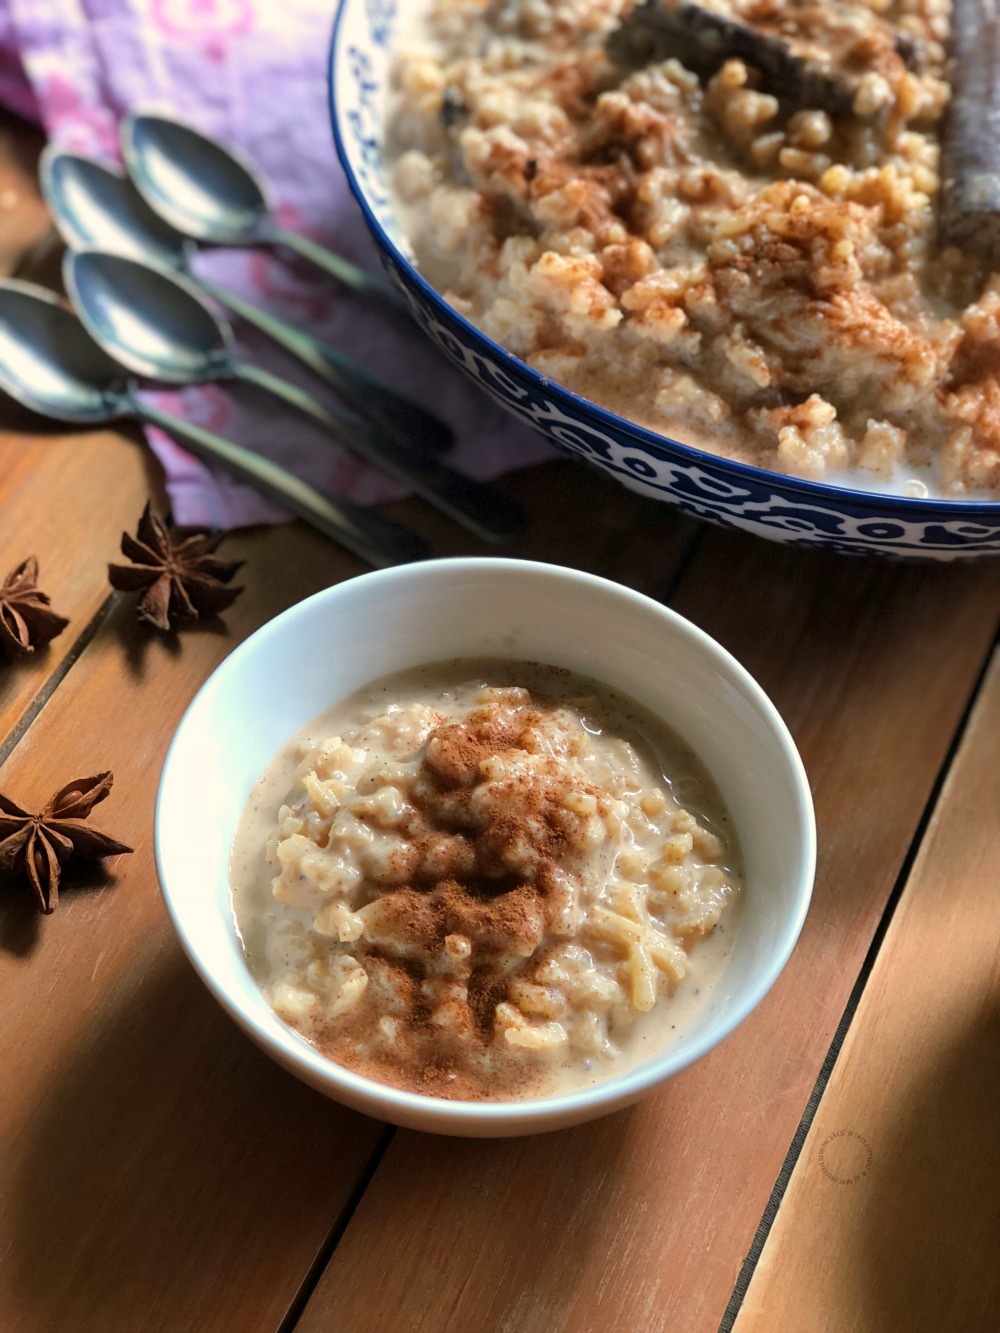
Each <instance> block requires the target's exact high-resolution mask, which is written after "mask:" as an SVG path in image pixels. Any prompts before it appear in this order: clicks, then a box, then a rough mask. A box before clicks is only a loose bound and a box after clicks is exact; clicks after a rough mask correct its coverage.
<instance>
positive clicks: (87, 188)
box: [38, 144, 455, 452]
mask: <svg viewBox="0 0 1000 1333" xmlns="http://www.w3.org/2000/svg"><path fill="white" fill-rule="evenodd" d="M38 177H39V181H40V183H41V187H42V193H43V195H44V196H45V200H46V203H47V204H48V205H49V209H50V210H51V212H52V216H53V219H54V220H55V224H56V226H57V227H58V229H59V232H60V234H61V235H62V238H63V240H64V241H65V242H66V244H67V245H68V246H70V248H71V249H74V250H80V249H87V248H95V249H99V250H107V251H109V252H111V253H112V254H117V255H125V256H126V257H128V258H132V259H139V260H145V261H148V262H151V263H154V264H159V265H162V266H163V267H166V268H172V269H176V270H177V271H178V272H181V273H185V274H186V275H187V276H188V277H189V278H190V279H191V281H192V282H194V283H195V284H196V285H197V286H198V288H199V289H200V290H201V291H202V292H203V293H204V294H206V295H207V296H210V297H211V298H212V299H213V300H214V301H217V302H218V303H219V304H220V305H223V306H226V307H228V309H230V310H232V311H233V312H234V313H235V314H236V315H238V316H239V317H240V318H241V319H243V320H245V321H246V322H247V323H248V324H252V325H253V326H254V328H257V329H260V330H261V331H262V332H263V333H265V334H267V335H268V336H269V337H270V338H273V339H274V341H275V342H277V343H279V344H280V345H281V346H282V347H284V348H285V350H286V351H288V352H290V353H291V354H292V355H293V356H295V357H297V358H298V359H299V360H300V361H302V362H303V363H304V364H305V365H307V366H308V367H309V369H310V370H312V371H313V372H314V373H315V374H317V375H319V376H320V377H321V378H322V379H323V380H325V381H326V383H327V384H329V385H330V386H331V387H332V388H333V389H335V390H336V392H337V393H338V395H339V396H340V397H341V398H342V399H343V400H344V402H346V403H347V404H348V405H349V406H350V407H352V408H353V409H354V411H355V412H357V413H358V414H359V415H360V416H363V417H365V418H367V419H368V420H370V421H372V422H373V423H374V424H375V425H378V426H380V427H381V428H382V429H383V430H385V431H386V432H388V433H389V434H392V435H396V436H398V438H399V439H400V440H401V441H402V442H403V443H404V444H415V445H422V446H425V447H427V448H429V449H433V450H434V451H435V452H442V451H444V450H447V449H450V448H451V446H452V445H453V444H454V443H455V438H454V435H453V434H452V431H451V429H450V427H449V426H447V425H446V424H445V423H444V422H443V421H441V420H440V418H438V417H436V416H434V415H433V414H432V413H430V412H426V411H425V410H424V409H423V408H422V407H421V406H420V405H419V404H418V403H415V402H413V401H412V400H411V399H409V398H406V397H404V396H403V395H402V394H399V393H397V392H396V390H395V389H393V388H392V386H391V385H389V384H386V383H385V382H384V381H383V380H381V379H379V378H378V377H377V376H375V375H372V374H370V373H369V372H368V371H367V370H366V369H365V368H364V366H362V365H360V364H359V363H358V362H357V361H355V360H353V358H351V357H349V356H347V355H346V354H345V353H343V352H341V351H339V350H338V349H337V348H336V347H331V346H330V344H329V343H325V342H323V341H322V340H321V339H319V338H314V337H313V336H312V335H311V334H309V333H306V332H304V331H303V330H302V329H297V328H296V327H295V326H294V325H292V324H289V323H288V322H287V321H286V320H283V319H278V318H277V317H276V316H275V315H272V314H270V313H269V312H268V311H266V310H262V309H261V308H260V307H259V306H256V305H254V304H252V302H250V301H246V300H244V298H243V297H242V296H240V295H239V294H238V293H236V292H232V291H230V290H229V289H228V288H226V287H220V286H219V285H218V284H217V283H214V282H211V281H209V279H207V278H204V277H202V276H200V275H198V274H195V273H192V271H191V258H192V256H193V254H194V253H195V249H196V247H195V243H194V242H193V241H192V240H191V239H189V238H188V237H186V236H184V235H182V234H181V232H179V231H178V230H177V229H176V228H175V227H172V226H171V225H170V223H169V222H167V221H165V220H164V219H163V218H161V217H160V216H159V214H158V213H155V212H154V211H153V210H152V209H151V208H150V207H149V205H148V204H147V203H146V201H145V199H143V197H142V195H141V194H140V193H139V191H138V190H137V189H136V187H135V185H134V184H133V182H132V181H130V180H129V178H128V177H127V176H126V175H125V174H124V172H122V171H119V170H117V169H116V168H114V167H110V166H107V165H105V164H104V163H103V162H96V161H94V160H93V159H92V158H87V157H83V156H82V155H81V154H79V153H70V152H67V151H66V150H65V149H62V148H56V147H55V146H54V145H53V144H49V146H48V147H47V148H46V149H45V151H44V152H43V153H42V156H41V159H40V161H39V164H38Z"/></svg>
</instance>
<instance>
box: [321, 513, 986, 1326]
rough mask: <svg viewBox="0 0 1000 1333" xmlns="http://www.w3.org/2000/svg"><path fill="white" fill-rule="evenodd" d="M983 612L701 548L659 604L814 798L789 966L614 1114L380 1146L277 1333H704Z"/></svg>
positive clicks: (743, 546) (939, 587)
mask: <svg viewBox="0 0 1000 1333" xmlns="http://www.w3.org/2000/svg"><path fill="white" fill-rule="evenodd" d="M998 592H1000V570H998V569H997V568H996V566H989V565H984V566H979V567H977V568H969V567H966V568H964V569H960V568H956V567H952V568H950V569H940V568H929V567H927V566H923V567H910V568H902V567H900V566H898V565H895V566H893V565H889V564H886V563H875V562H866V563H863V562H852V561H844V560H838V559H836V558H834V557H827V556H820V555H814V554H807V553H804V552H801V551H789V550H782V549H779V548H777V547H774V546H766V545H764V544H762V543H759V542H753V541H751V540H749V539H745V538H741V537H738V536H735V535H731V534H727V535H725V536H720V535H715V534H713V536H712V537H711V539H710V540H707V541H706V542H705V543H704V544H703V546H702V547H701V548H700V549H699V551H698V553H697V555H696V557H695V559H694V561H693V563H692V565H691V567H690V568H689V569H688V570H687V571H686V572H685V574H684V576H683V578H682V579H681V581H680V584H679V587H678V589H677V592H676V595H675V597H674V598H673V599H672V603H673V605H675V606H676V607H677V609H678V610H680V611H681V612H683V613H684V614H687V615H689V616H691V617H692V618H693V619H695V620H697V621H698V622H699V623H700V624H702V625H703V626H704V627H705V628H706V629H708V630H709V631H710V632H711V633H713V634H714V635H715V636H716V637H718V638H719V639H720V640H721V641H722V642H723V643H724V644H725V645H726V646H727V647H729V648H730V649H731V650H733V651H734V652H735V653H736V654H737V656H739V657H740V658H741V660H743V661H744V663H745V664H746V665H747V666H748V667H749V668H750V670H751V671H753V672H754V673H755V674H756V675H757V677H758V679H759V680H760V681H761V683H762V685H763V686H764V687H765V689H767V690H768V691H769V692H770V693H771V695H772V698H774V700H775V702H776V703H777V705H778V707H779V708H780V709H781V710H782V712H783V713H784V716H785V717H786V720H787V721H788V722H789V725H790V726H791V729H792V731H793V734H794V735H795V736H796V739H797V741H798V742H799V744H800V746H801V748H802V751H803V755H804V758H805V762H806V767H807V769H808V771H809V774H810V778H811V781H812V783H813V787H814V793H815V798H816V805H817V814H818V820H819V837H820V844H819V845H820V866H819V877H818V883H817V889H816V894H815V897H814V901H813V906H812V909H811V911H810V914H809V918H808V921H807V924H806V927H805V930H804V932H803V935H802V938H801V940H800V942H799V945H798V947H797V949H796V951H795V954H794V955H793V957H792V960H791V962H790V963H789V965H788V967H787V968H786V970H785V972H784V974H783V975H782V977H781V978H780V979H779V982H778V984H777V985H776V986H775V988H774V990H773V991H772V993H771V994H770V995H769V996H768V998H767V999H766V1000H765V1001H764V1003H763V1004H762V1005H761V1006H760V1008H759V1009H758V1010H757V1012H756V1013H755V1014H754V1015H753V1016H752V1017H751V1018H750V1019H749V1020H748V1021H747V1023H746V1024H745V1025H744V1026H743V1027H742V1028H741V1029H740V1030H739V1031H738V1032H737V1033H736V1034H734V1036H733V1037H732V1038H730V1039H729V1041H728V1042H726V1043H725V1044H724V1045H723V1046H721V1047H720V1048H719V1049H717V1050H716V1051H715V1052H714V1053H713V1054H712V1055H711V1056H709V1057H708V1058H707V1059H705V1060H704V1061H702V1062H701V1063H700V1064H698V1065H696V1066H695V1067H693V1068H692V1069H690V1070H688V1071H686V1072H685V1073H684V1074H682V1075H681V1076H679V1077H678V1078H677V1079H675V1080H674V1081H673V1083H672V1084H670V1085H669V1086H667V1087H666V1088H665V1089H664V1090H663V1091H662V1092H660V1093H659V1094H657V1095H656V1096H654V1097H653V1098H651V1099H649V1100H648V1101H647V1102H645V1103H643V1104H641V1105H640V1106H638V1107H636V1108H633V1109H632V1110H631V1111H627V1112H624V1113H622V1114H620V1115H617V1116H614V1117H612V1118H610V1119H608V1120H605V1121H603V1122H598V1123H596V1124H594V1125H590V1126H584V1127H581V1128H580V1129H576V1130H572V1131H569V1132H566V1133H564V1134H556V1135H549V1136H543V1137H540V1138H535V1139H525V1140H520V1141H518V1140H513V1141H507V1142H496V1143H487V1142H481V1143H467V1142H459V1141H448V1140H444V1139H434V1138H427V1137H424V1136H421V1135H418V1134H415V1133H411V1132H402V1131H401V1132H399V1133H397V1134H396V1136H395V1138H394V1139H393V1141H392V1143H391V1145H390V1146H389V1149H388V1151H387V1153H386V1156H385V1158H384V1159H383V1161H382V1163H381V1165H380V1166H379V1169H378V1170H377V1172H376V1173H375V1176H374V1179H373V1181H372V1184H371V1186H370V1187H369V1189H368V1191H367V1192H366V1194H365V1196H364V1198H363V1199H362V1201H361V1203H360V1205H359V1207H358V1209H357V1211H356V1212H355V1214H354V1216H353V1218H352V1219H351V1222H350V1224H349V1225H348V1227H347V1229H346V1232H345V1233H344V1236H343V1238H342V1239H341V1241H340V1243H339V1244H338V1246H337V1248H336V1249H335V1251H334V1253H333V1256H332V1259H331V1261H330V1263H329V1265H328V1267H327V1269H326V1271H325V1273H324V1275H323V1277H322V1278H321V1280H320V1282H319V1284H318V1286H317V1289H316V1291H315V1293H314V1295H313V1297H312V1299H311V1300H310V1302H309V1303H308V1305H307V1306H306V1309H305V1312H304V1315H303V1318H302V1320H301V1321H300V1323H299V1324H298V1325H297V1329H298V1333H320V1331H321V1330H322V1331H324V1333H325V1330H328V1329H329V1328H331V1327H336V1328H337V1329H338V1330H340V1331H341V1333H355V1331H360V1330H365V1329H374V1328H377V1329H379V1330H380V1331H381V1333H396V1330H399V1333H403V1330H405V1331H406V1333H466V1331H467V1330H470V1329H488V1330H503V1331H504V1333H570V1331H572V1333H583V1331H584V1330H587V1331H588V1333H589V1331H592V1333H604V1330H609V1329H614V1330H628V1331H629V1333H653V1330H656V1331H657V1333H660V1331H661V1330H664V1331H665V1330H670V1331H671V1333H672V1331H673V1330H684V1333H702V1330H712V1331H713V1333H714V1330H716V1329H717V1328H718V1325H719V1321H720V1319H721V1317H722V1314H723V1312H724V1310H725V1308H726V1304H727V1301H728V1299H729V1295H730V1292H731V1290H732V1287H733V1283H734V1281H735V1279H736V1277H737V1274H738V1271H739V1268H740V1263H741V1261H742V1259H743V1257H744V1255H745V1254H746V1252H747V1250H748V1248H749V1246H750V1244H751V1241H752V1239H753V1236H754V1231H755V1228H756V1226H757V1223H758V1220H759V1218H760V1216H761V1214H762V1212H763V1210H764V1207H765V1205H766V1203H767V1200H768V1196H769V1193H770V1190H771V1187H772V1185H773V1183H774V1180H775V1178H776V1176H777V1174H778V1171H779V1168H780V1166H781V1163H782V1160H783V1158H784V1155H785V1152H786V1150H787V1147H788V1144H789V1142H790V1140H791V1138H792V1136H793V1134H794V1132H795V1129H796V1127H797V1124H798V1121H799V1117H800V1116H801V1114H802V1110H803V1107H804V1105H805V1103H806V1101H807V1098H808V1096H809V1093H810V1091H811V1089H812V1086H813V1083H814V1080H815V1078H816V1075H817V1072H818V1070H819V1068H820V1066H821V1064H822V1061H823V1058H824V1055H825V1053H826V1051H827V1048H828V1046H829V1043H830V1039H831V1036H832V1034H833V1032H834V1030H835V1029H836V1026H837V1023H838V1020H839V1018H840V1015H841V1013H842V1011H843V1008H844V1004H845V1001H846V999H847V997H848V995H849V993H850V991H851V988H852V986H853V984H854V981H855V978H856V976H857V973H858V970H859V968H860V966H861V964H862V961H863V959H864V957H865V954H866V951H867V949H868V947H869V943H870V941H871V938H872V935H873V933H874V931H875V928H876V926H877V923H878V921H879V918H880V916H881V913H882V910H883V907H884V905H885V902H886V900H887V898H888V896H889V893H890V891H891V889H892V886H893V884H894V882H895V879H896V876H897V874H898V871H899V868H900V866H901V864H902V862H903V859H904V857H905V855H906V852H907V848H908V846H909V844H910V841H911V838H912V836H913V833H914V830H915V829H916V827H917V825H918V822H919V820H920V816H921V812H922V810H923V808H924V806H925V803H926V801H927V799H928V796H929V794H930V792H931V790H932V786H933V783H934V780H935V776H936V774H937V772H938V770H939V768H940V765H941V763H942V761H943V759H944V757H945V755H946V754H947V752H948V748H949V744H950V741H951V739H952V736H953V735H954V732H955V729H956V727H957V725H958V723H959V720H960V718H961V717H962V714H963V711H964V708H965V705H966V701H967V699H968V697H969V694H970V691H971V690H972V688H973V686H974V683H975V681H976V679H977V677H978V674H979V672H980V669H981V666H982V664H983V661H984V660H985V656H986V654H987V652H988V650H989V646H990V643H991V641H992V639H993V634H994V629H995V621H996V610H997V604H998ZM766 1326H767V1325H766V1324H765V1325H762V1327H766ZM770 1327H771V1328H773V1329H775V1331H776V1333H779V1330H780V1333H785V1328H782V1327H781V1326H779V1325H775V1324H771V1325H770ZM786 1327H787V1328H788V1329H789V1333H791V1330H793V1329H794V1333H811V1331H807V1330H806V1329H805V1328H801V1329H800V1327H797V1326H795V1325H790V1326H786Z"/></svg>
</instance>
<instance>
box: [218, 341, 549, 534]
mask: <svg viewBox="0 0 1000 1333" xmlns="http://www.w3.org/2000/svg"><path fill="white" fill-rule="evenodd" d="M230 370H231V373H232V374H234V375H236V377H237V378H238V379H241V380H245V381H247V382H249V383H250V384H256V385H257V386H258V388H261V389H265V390H266V391H267V392H269V393H272V394H273V395H274V396H275V397H276V398H280V399H281V400H282V402H285V403H288V405H289V406H290V407H294V408H296V409H298V411H300V412H303V413H305V414H306V415H307V416H310V417H312V418H313V420H314V421H318V422H320V423H321V424H322V425H324V426H326V427H327V428H328V429H330V430H332V431H334V432H335V433H336V435H337V437H338V439H339V440H340V441H341V443H343V445H344V447H345V448H347V449H349V450H350V451H351V453H352V454H356V455H357V456H358V458H363V459H364V460H365V461H366V462H368V463H371V464H373V465H374V466H375V467H377V468H378V469H379V471H380V472H385V473H386V474H387V475H388V476H390V477H394V478H395V479H396V481H398V482H400V483H401V484H402V485H404V486H408V487H409V488H410V489H411V490H414V491H416V493H417V495H419V496H422V497H423V499H425V500H426V501H427V502H428V503H429V504H432V505H434V507H435V508H436V509H440V510H441V512H442V513H444V514H447V515H448V517H449V518H452V519H454V520H455V522H456V523H461V524H462V526H463V527H465V528H468V529H469V531H470V532H473V533H475V534H476V536H477V537H482V538H483V540H484V541H488V542H499V541H505V540H506V539H507V538H508V537H513V536H515V535H516V534H517V533H518V532H520V531H521V530H522V528H523V527H524V523H525V516H524V511H523V509H522V508H521V506H520V505H519V504H517V503H516V502H515V501H514V500H511V499H510V498H509V497H508V496H506V495H504V493H503V491H500V490H497V489H496V487H494V486H489V485H486V484H485V483H483V482H481V481H472V480H471V479H470V478H469V477H464V476H463V475H462V474H461V473H460V472H455V471H454V469H453V468H450V467H448V466H447V465H446V464H444V463H441V462H438V460H437V459H435V458H431V457H429V456H428V455H427V454H426V453H423V452H420V451H418V450H415V449H410V448H408V447H405V446H402V445H401V444H400V443H399V441H398V440H396V439H393V438H387V437H386V436H385V435H384V434H383V433H382V432H380V431H378V430H375V429H373V428H372V427H371V426H370V425H369V424H368V422H366V421H362V419H361V418H360V417H357V416H355V415H354V414H353V413H351V412H346V411H344V409H343V408H335V409H327V408H326V407H324V406H323V404H322V403H318V402H317V401H316V399H315V398H313V396H312V394H309V393H306V392H305V390H303V389H300V388H299V387H298V385H295V384H289V383H288V381H287V380H283V379H280V378H279V377H278V376H277V375H272V374H271V372H270V371H268V370H262V369H261V367H260V366H251V365H248V364H247V363H246V362H245V361H240V362H236V363H234V364H233V365H232V366H231V367H230Z"/></svg>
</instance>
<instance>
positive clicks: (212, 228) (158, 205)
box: [122, 113, 270, 245]
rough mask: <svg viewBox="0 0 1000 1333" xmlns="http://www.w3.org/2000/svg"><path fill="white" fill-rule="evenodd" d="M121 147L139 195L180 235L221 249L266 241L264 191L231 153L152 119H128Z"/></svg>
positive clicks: (161, 119)
mask: <svg viewBox="0 0 1000 1333" xmlns="http://www.w3.org/2000/svg"><path fill="white" fill-rule="evenodd" d="M122 147H123V149H124V153H125V160H126V162H127V163H128V169H129V173H130V175H131V176H132V179H133V180H134V181H135V183H136V186H137V187H138V189H139V191H140V193H141V194H142V195H143V196H144V197H145V199H146V200H147V202H148V203H149V204H151V206H152V207H153V208H154V209H155V210H156V212H157V213H159V214H160V216H161V217H163V218H165V219H166V220H167V221H168V222H169V223H171V224H172V225H173V226H174V227H176V228H177V229H178V231H181V232H183V233H184V234H185V235H186V236H193V237H195V238H196V239H197V240H199V241H209V242H212V243H214V244H216V245H253V244H255V243H256V242H258V241H260V240H262V239H265V237H266V234H267V223H268V220H269V218H270V207H269V205H268V201H267V196H266V195H265V193H264V187H263V185H262V184H261V182H260V180H259V178H258V177H257V174H256V173H255V171H254V170H253V168H252V167H251V166H250V165H249V164H248V163H247V162H244V161H243V160H242V159H240V158H239V157H237V156H236V154H235V153H233V152H231V151H230V150H229V149H227V148H223V147H222V145H221V144H218V143H216V142H215V141H214V140H213V139H209V138H207V137H206V136H205V135H203V134H199V133H198V131H197V130H194V129H192V128H191V127H190V126H189V125H184V124H182V123H181V122H180V121H176V120H171V119H168V118H167V117H165V116H157V115H153V114H151V113H139V114H136V115H132V116H129V117H127V119H126V121H125V122H124V123H123V128H122Z"/></svg>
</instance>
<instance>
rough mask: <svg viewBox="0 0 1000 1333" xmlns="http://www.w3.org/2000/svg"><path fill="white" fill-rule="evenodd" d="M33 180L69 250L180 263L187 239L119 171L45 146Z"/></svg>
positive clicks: (183, 260) (177, 265)
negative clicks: (102, 252)
mask: <svg viewBox="0 0 1000 1333" xmlns="http://www.w3.org/2000/svg"><path fill="white" fill-rule="evenodd" d="M38 179H39V182H40V184H41V187H42V194H43V195H44V197H45V201H46V203H47V204H48V205H49V208H50V210H51V212H52V216H53V218H54V219H55V222H56V226H57V227H58V228H59V231H60V234H61V235H62V238H63V240H64V241H65V242H66V244H67V245H68V246H70V247H71V249H74V250H81V249H85V248H87V247H97V248H99V249H101V250H110V251H111V252H112V253H113V254H116V255H126V256H128V257H129V258H132V259H145V260H147V261H148V262H150V263H154V264H160V265H163V266H164V267H168V268H176V269H183V268H185V267H186V264H187V260H188V257H189V254H190V252H191V249H192V245H191V242H190V241H189V240H188V239H187V238H186V237H185V236H183V235H182V234H181V233H180V232H179V231H177V230H176V228H174V227H172V226H171V225H170V224H169V223H168V222H166V221H164V219H163V218H161V217H160V216H159V215H158V214H157V213H154V212H153V210H152V209H151V208H150V207H149V205H148V204H147V203H146V201H145V199H143V197H142V195H141V194H140V193H139V191H138V190H137V189H136V188H135V186H134V185H133V184H132V182H131V181H130V180H129V179H128V177H127V176H126V175H125V174H124V172H121V171H118V170H116V169H115V168H114V167H110V166H107V165H106V164H105V163H103V162H95V161H94V160H93V159H92V158H88V157H82V156H81V155H80V154H79V153H69V152H67V151H66V150H65V149H62V148H56V147H55V146H54V145H52V144H49V145H48V146H47V147H46V149H45V150H44V152H43V153H42V156H41V159H40V160H39V163H38Z"/></svg>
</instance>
